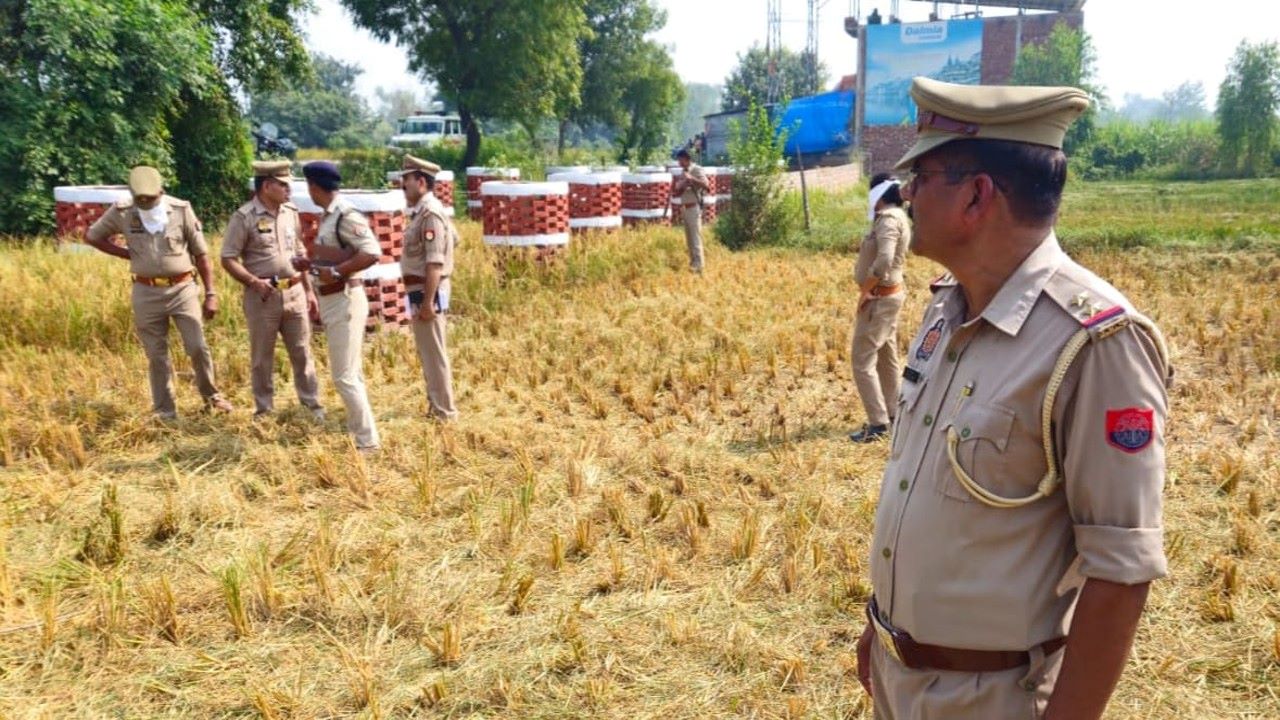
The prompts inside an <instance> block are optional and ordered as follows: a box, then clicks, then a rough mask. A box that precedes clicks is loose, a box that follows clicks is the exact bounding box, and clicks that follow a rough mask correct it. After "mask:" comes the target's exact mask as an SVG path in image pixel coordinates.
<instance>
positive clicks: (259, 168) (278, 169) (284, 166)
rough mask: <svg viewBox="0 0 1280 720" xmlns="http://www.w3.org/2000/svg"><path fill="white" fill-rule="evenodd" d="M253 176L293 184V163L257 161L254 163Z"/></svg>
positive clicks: (285, 161) (286, 161)
mask: <svg viewBox="0 0 1280 720" xmlns="http://www.w3.org/2000/svg"><path fill="white" fill-rule="evenodd" d="M253 176H254V177H261V178H267V177H269V178H275V179H277V180H280V181H283V182H292V181H293V163H291V162H289V161H288V160H255V161H254V163H253Z"/></svg>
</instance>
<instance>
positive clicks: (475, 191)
mask: <svg viewBox="0 0 1280 720" xmlns="http://www.w3.org/2000/svg"><path fill="white" fill-rule="evenodd" d="M519 179H520V168H488V167H469V168H467V217H469V218H471V219H472V220H479V219H481V216H482V213H481V211H482V209H483V208H484V198H483V197H482V196H481V194H480V186H482V185H484V184H485V183H487V182H490V181H494V180H507V181H512V180H519Z"/></svg>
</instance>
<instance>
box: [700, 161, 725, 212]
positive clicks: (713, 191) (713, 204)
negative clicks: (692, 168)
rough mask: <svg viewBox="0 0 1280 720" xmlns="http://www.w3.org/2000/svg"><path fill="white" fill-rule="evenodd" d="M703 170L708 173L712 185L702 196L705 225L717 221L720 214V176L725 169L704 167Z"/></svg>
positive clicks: (708, 179)
mask: <svg viewBox="0 0 1280 720" xmlns="http://www.w3.org/2000/svg"><path fill="white" fill-rule="evenodd" d="M702 170H703V172H705V173H706V174H707V182H708V183H710V185H711V188H710V189H708V190H707V194H706V195H703V196H702V222H703V224H704V225H705V224H709V223H713V222H715V221H716V218H717V217H718V216H719V209H720V208H719V197H720V176H721V175H722V174H723V173H724V169H723V168H718V167H704V168H702Z"/></svg>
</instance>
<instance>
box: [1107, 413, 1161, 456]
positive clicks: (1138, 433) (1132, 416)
mask: <svg viewBox="0 0 1280 720" xmlns="http://www.w3.org/2000/svg"><path fill="white" fill-rule="evenodd" d="M1155 417H1156V412H1155V410H1152V409H1151V408H1136V407H1131V408H1122V409H1119V410H1107V444H1108V445H1110V446H1111V447H1114V448H1116V449H1117V450H1123V451H1125V452H1127V453H1138V452H1141V451H1142V450H1143V448H1145V447H1147V446H1148V445H1150V444H1151V441H1152V439H1154V438H1155V435H1156V423H1155Z"/></svg>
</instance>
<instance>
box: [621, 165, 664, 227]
mask: <svg viewBox="0 0 1280 720" xmlns="http://www.w3.org/2000/svg"><path fill="white" fill-rule="evenodd" d="M670 203H671V173H669V172H666V171H665V170H659V171H656V172H651V173H645V172H640V173H628V174H626V175H623V176H622V222H623V224H624V225H628V226H630V225H639V224H647V223H661V222H665V221H666V220H667V215H668V213H669V212H670V207H669V206H670Z"/></svg>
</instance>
